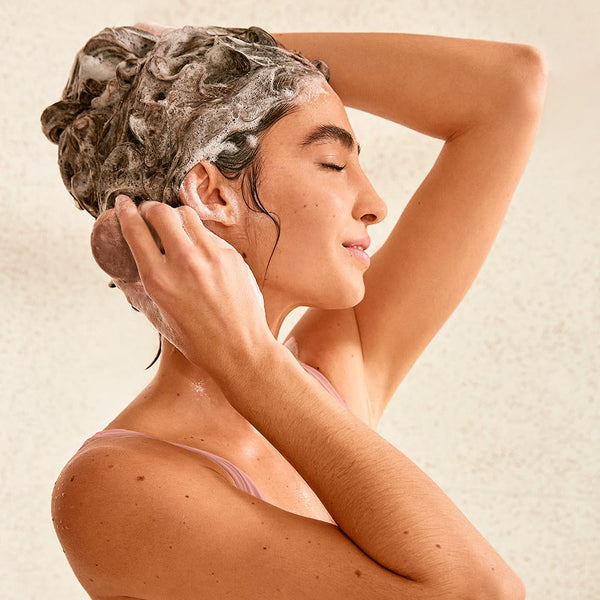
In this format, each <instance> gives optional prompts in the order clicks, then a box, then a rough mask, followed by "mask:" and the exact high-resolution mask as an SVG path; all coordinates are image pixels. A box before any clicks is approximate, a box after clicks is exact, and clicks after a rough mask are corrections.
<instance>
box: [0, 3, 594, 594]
mask: <svg viewBox="0 0 600 600" xmlns="http://www.w3.org/2000/svg"><path fill="white" fill-rule="evenodd" d="M56 4H57V5H55V6H52V5H51V4H50V3H47V2H43V1H42V0H37V1H30V2H16V3H13V2H10V3H9V2H8V1H7V0H3V7H2V8H3V10H2V13H3V17H4V19H3V31H2V42H3V43H2V47H3V50H4V58H3V60H2V61H1V62H0V74H1V81H2V84H3V88H4V89H3V93H2V98H1V99H0V108H1V110H0V122H1V131H2V138H3V144H2V147H1V149H0V152H1V154H2V156H1V161H0V165H1V169H2V178H1V180H0V189H1V192H2V206H3V210H2V226H1V228H0V236H1V242H0V244H1V252H0V256H1V257H2V258H1V260H2V270H1V277H2V305H1V308H2V312H1V314H4V315H5V317H6V319H5V322H4V324H3V327H2V332H3V343H2V344H1V345H0V369H1V373H0V378H1V381H2V390H3V392H4V398H3V400H4V401H3V403H2V410H3V413H2V425H3V426H2V444H3V448H2V457H3V462H2V500H3V503H2V514H1V518H2V529H3V531H2V533H1V534H0V535H1V537H2V540H3V545H2V553H3V556H1V557H0V581H1V582H2V586H1V587H2V594H1V595H2V597H3V598H6V599H7V600H8V599H11V600H13V599H14V600H16V599H19V600H28V599H34V598H35V599H47V598H61V599H65V600H71V599H73V600H78V599H83V598H85V597H86V595H85V593H84V592H83V590H82V589H81V588H80V587H79V585H78V584H77V582H76V580H75V578H74V577H73V574H72V572H71V571H70V569H69V567H68V565H67V563H66V561H65V559H64V557H63V555H62V552H61V549H60V546H59V545H58V542H57V540H56V538H55V536H54V532H53V529H52V525H51V522H50V511H49V505H50V492H51V488H52V485H53V482H54V480H55V478H56V476H57V474H58V471H59V469H60V468H61V467H62V465H63V464H64V462H65V461H66V460H67V459H68V458H69V457H70V456H71V455H72V453H73V452H74V451H75V450H76V449H77V448H78V447H79V445H80V443H81V442H82V440H83V439H84V438H85V437H86V436H88V435H90V434H91V433H93V432H95V431H96V430H98V429H101V428H102V427H104V426H105V425H106V423H107V422H108V421H109V420H110V419H111V418H112V416H113V415H114V414H115V413H116V412H118V411H119V410H120V408H121V407H123V406H124V405H125V404H126V403H127V402H128V400H129V399H131V397H132V396H133V395H134V394H135V393H136V392H137V391H138V390H139V389H140V388H141V387H142V386H143V385H144V384H145V382H146V381H147V380H148V379H149V378H150V376H151V373H149V372H147V371H144V367H145V365H146V364H147V363H148V362H150V360H151V359H152V357H153V355H154V352H155V349H156V341H157V340H156V336H155V335H154V333H153V332H152V330H151V329H150V327H149V326H147V325H146V324H145V322H144V320H143V318H142V317H141V316H140V315H137V314H135V313H134V312H133V311H131V310H130V309H128V308H127V307H126V305H125V303H124V302H123V301H122V300H121V298H120V297H119V294H118V292H117V291H115V290H109V289H108V287H107V285H106V284H107V279H108V278H107V277H106V276H104V275H103V274H102V273H101V272H100V271H99V270H98V269H97V267H96V266H95V264H94V263H93V260H92V258H91V256H90V254H89V252H88V237H89V232H90V227H91V219H90V218H89V217H88V216H87V215H85V214H83V213H79V212H78V211H76V210H75V209H74V208H73V206H72V204H71V201H70V198H69V196H68V195H67V194H66V192H65V190H64V188H63V187H62V184H61V182H60V178H59V175H58V169H57V167H56V158H55V156H56V154H55V148H54V147H53V146H51V145H50V144H49V143H48V142H47V141H46V140H45V139H44V138H43V136H42V134H41V132H40V128H39V121H38V120H39V114H40V112H41V110H42V108H44V107H45V106H46V105H47V104H49V103H50V102H53V101H54V100H56V99H57V98H58V95H59V94H60V91H61V90H62V86H63V85H64V83H65V80H66V76H67V71H68V68H69V66H70V64H71V61H72V59H73V56H74V54H75V52H76V50H77V49H79V47H80V46H81V45H82V44H83V43H84V41H85V40H86V39H87V38H88V37H89V36H90V35H92V34H94V33H96V32H97V31H99V30H100V29H101V28H102V27H104V26H106V25H120V24H130V23H134V22H136V21H139V20H146V21H154V22H159V23H167V24H175V25H183V24H186V23H192V24H199V25H209V24H223V25H236V26H248V25H251V24H257V25H260V26H262V27H264V28H265V29H267V30H271V31H294V30H296V31H298V30H300V31H302V30H303V31H310V30H312V31H317V30H325V31H333V30H340V31H369V30H371V31H396V32H410V33H428V34H439V35H447V36H458V37H471V38H481V39H493V40H502V41H512V42H524V43H529V44H533V45H535V46H537V47H539V48H540V49H541V50H542V51H543V52H544V54H545V56H546V59H547V62H548V64H549V84H548V95H547V101H546V110H545V113H544V117H543V120H542V123H541V127H540V133H539V137H538V141H537V143H536V147H535V149H534V152H533V155H532V158H531V161H530V164H529V166H528V168H527V171H526V173H525V176H524V177H523V179H522V182H521V184H520V186H519V189H518V191H517V194H516V196H515V199H514V202H513V204H512V206H511V208H510V210H509V212H508V215H507V217H506V220H505V223H504V226H503V229H502V231H501V232H500V234H499V237H498V239H497V240H496V242H495V244H494V247H493V249H492V252H491V254H490V256H489V258H488V260H487V262H486V264H485V265H484V267H483V269H482V271H481V273H480V275H479V277H478V279H477V281H476V282H475V284H474V285H473V287H472V288H471V290H470V291H469V293H468V294H467V296H466V298H465V300H464V301H463V303H462V304H461V306H460V307H459V308H458V309H457V310H456V312H455V313H454V314H453V315H452V317H451V318H450V320H449V321H448V322H447V324H446V325H445V326H444V328H443V329H442V330H441V331H440V333H439V334H438V335H437V336H436V338H435V339H434V340H433V341H432V343H431V344H430V346H429V347H428V348H427V350H426V351H425V353H424V354H423V355H422V356H421V358H420V359H419V360H418V362H417V363H416V365H415V366H414V368H413V370H412V371H411V373H410V374H409V375H408V377H407V378H406V380H405V381H404V382H403V384H402V386H401V387H400V389H399V390H398V392H397V394H396V397H395V399H394V401H393V403H392V405H391V406H390V408H389V409H388V411H387V413H386V415H385V417H384V422H383V424H382V426H381V433H382V434H383V435H384V436H386V437H387V438H388V439H390V440H391V441H392V442H393V443H394V444H395V445H396V446H398V447H399V448H400V449H402V450H403V451H404V452H406V453H407V454H408V455H409V456H410V457H411V458H412V459H413V460H415V461H416V462H417V463H418V464H419V465H420V466H421V467H422V468H423V469H424V470H425V471H426V472H427V473H428V474H430V475H431V476H432V477H433V479H434V480H435V481H436V482H437V483H438V484H439V485H440V486H441V487H442V488H443V489H444V490H445V491H446V492H447V493H448V494H449V495H450V497H451V498H452V499H453V500H454V501H455V502H456V504H457V505H458V506H459V507H460V508H461V509H462V510H463V511H464V512H465V513H466V515H467V516H468V517H469V518H470V520H471V521H472V522H473V523H474V524H475V525H476V526H477V527H478V528H479V529H480V531H481V532H482V533H483V534H484V535H485V536H486V537H487V539H488V540H489V541H490V542H491V543H492V545H493V546H494V547H496V548H497V549H498V551H499V552H500V554H501V555H502V556H504V557H505V559H506V560H507V561H508V562H509V564H510V565H511V566H512V567H513V568H514V569H515V571H516V572H517V573H519V574H520V575H521V577H522V578H523V579H524V581H525V583H526V585H527V588H528V598H529V599H530V600H553V599H556V600H558V599H560V600H597V599H598V598H600V576H599V573H600V571H599V570H598V564H599V563H600V555H599V551H598V543H597V542H598V535H599V528H598V514H599V510H598V509H599V508H600V506H599V504H600V503H599V496H600V486H599V472H598V456H599V444H598V396H599V395H600V394H599V387H600V386H599V384H598V372H599V359H598V356H599V354H600V353H599V344H598V337H599V333H600V331H599V330H600V311H599V309H598V302H599V300H600V290H599V277H600V275H599V274H600V236H599V235H598V233H599V231H600V228H599V225H600V215H599V210H598V206H599V204H598V202H599V200H600V192H599V189H600V177H599V175H598V173H599V172H600V169H599V167H600V164H599V163H600V161H599V159H598V157H599V156H600V118H599V115H600V113H599V112H598V109H597V106H598V101H597V98H598V97H599V96H600V48H599V45H598V41H597V40H598V38H597V36H598V31H599V30H600V11H599V9H598V6H599V5H598V3H597V2H592V0H589V1H588V2H581V1H580V2H578V1H570V2H566V1H564V0H559V1H556V2H552V3H544V2H541V1H538V2H534V1H532V0H508V1H505V2H490V0H471V1H463V2H457V1H456V0H452V1H450V0H442V1H440V2H430V1H426V0H423V1H421V2H415V1H413V0H411V1H409V0H371V1H370V2H364V1H362V0H361V1H355V0H350V1H349V0H329V2H323V1H322V0H315V1H310V2H291V1H290V2H288V1H286V2H277V3H274V4H275V5H274V6H269V7H268V8H267V6H268V5H267V3H266V2H265V3H262V4H261V3H257V2H256V1H252V2H250V1H241V2H232V1H230V0H221V1H219V2H211V3H205V2H201V1H195V2H190V1H189V0H169V2H166V0H163V1H162V2H158V1H154V2H145V3H143V8H142V7H141V4H140V6H138V5H136V4H135V3H132V2H130V1H128V0H119V1H116V0H103V1H102V2H100V1H96V0H94V1H91V2H62V3H56ZM268 4H269V5H270V4H271V3H268ZM167 5H168V6H169V8H167ZM349 113H350V120H351V121H352V123H353V125H354V129H355V131H356V133H357V136H358V138H359V139H360V142H361V145H362V146H363V153H362V155H361V162H362V163H363V166H364V168H365V170H366V171H367V173H368V174H369V175H370V177H371V179H372V181H373V183H374V185H375V187H376V189H378V191H379V192H380V194H381V195H382V197H383V198H384V199H385V200H386V201H387V203H388V205H389V209H390V210H389V217H388V219H387V221H386V222H384V223H383V224H382V225H381V226H380V229H379V231H378V232H377V230H375V231H374V235H373V237H374V243H375V246H376V247H377V246H378V245H380V244H381V243H382V242H383V240H384V239H385V237H386V236H387V234H388V233H389V231H390V230H391V228H392V226H393V224H394V222H395V220H396V219H397V217H398V216H399V215H400V213H401V211H402V209H403V207H404V206H405V204H406V203H407V202H408V200H409V198H410V196H411V194H412V193H413V192H414V191H415V189H416V188H417V186H418V185H419V183H420V181H421V180H422V179H423V177H424V176H425V175H426V173H427V171H428V170H429V168H430V167H431V166H432V164H433V162H434V160H435V158H436V156H437V153H438V152H439V149H440V144H441V143H440V142H439V141H438V140H433V139H428V138H426V137H424V136H421V135H419V134H416V133H414V132H412V131H409V130H406V129H404V128H402V127H399V126H397V125H394V124H391V123H387V122H384V121H381V120H378V119H376V118H374V117H371V116H368V115H364V114H360V113H358V112H356V111H349ZM297 316H299V312H295V313H293V315H292V317H291V318H290V321H288V326H287V327H284V333H285V331H287V329H288V327H289V325H290V324H291V321H293V319H294V318H297Z"/></svg>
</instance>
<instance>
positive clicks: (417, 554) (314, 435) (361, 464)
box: [219, 344, 514, 587]
mask: <svg viewBox="0 0 600 600" xmlns="http://www.w3.org/2000/svg"><path fill="white" fill-rule="evenodd" d="M253 356H254V358H250V360H248V361H246V362H245V363H244V367H243V368H242V372H241V373H240V369H239V368H238V369H236V370H235V376H227V375H225V373H223V374H222V375H221V376H220V377H219V380H220V382H221V384H222V388H223V391H224V393H225V394H226V396H227V397H228V399H229V400H230V402H231V403H232V405H233V406H234V407H235V408H236V409H237V410H238V411H239V412H240V413H241V414H242V415H243V416H244V417H246V418H247V419H248V420H249V421H250V422H251V423H252V424H253V425H254V426H255V427H256V428H257V429H258V430H259V431H260V432H261V433H262V434H263V435H264V436H265V437H266V438H267V439H268V440H269V441H270V442H271V443H273V445H274V446H275V447H276V448H277V449H278V450H279V451H280V452H281V453H282V454H283V455H284V456H285V457H286V458H287V460H288V461H289V462H290V463H291V464H292V465H293V466H294V467H295V468H296V469H297V470H298V472H299V473H300V474H301V475H302V476H303V477H304V479H305V480H306V481H307V482H308V483H309V485H310V486H311V487H312V489H313V490H314V491H315V492H316V493H317V495H318V496H319V498H320V499H321V501H322V502H323V504H324V505H325V507H326V508H327V510H328V511H329V512H330V514H331V515H332V516H333V518H334V519H335V520H336V522H337V523H338V525H339V526H340V528H341V529H342V530H343V531H344V533H346V535H348V537H350V538H351V539H352V540H353V541H354V543H356V544H357V545H358V546H359V547H360V548H361V549H362V550H363V552H365V553H366V554H367V555H368V556H370V557H371V558H372V559H373V560H375V561H376V562H378V563H379V564H381V565H383V566H385V567H386V568H388V569H390V570H392V571H394V572H395V573H397V574H399V575H402V576H404V577H407V578H410V579H413V580H415V581H417V582H421V583H424V584H430V585H432V586H433V587H435V586H436V585H444V584H446V585H450V584H455V583H456V581H457V580H458V581H461V582H462V581H464V582H465V583H466V582H473V581H476V582H482V581H486V584H487V583H489V582H487V580H486V577H487V575H489V576H490V578H491V579H490V580H496V578H502V577H507V578H508V579H509V580H512V579H514V575H513V574H512V572H511V571H510V569H509V568H508V567H507V565H506V564H505V563H504V561H503V560H502V559H501V558H500V557H499V556H498V554H497V553H496V552H495V551H494V550H493V549H492V548H491V546H489V544H488V543H487V542H486V541H485V539H484V538H483V537H482V536H481V535H480V534H479V533H478V532H477V531H476V530H475V528H474V527H473V526H472V525H471V524H470V523H469V522H468V521H467V519H466V518H465V517H464V516H463V515H462V513H461V512H460V511H459V510H458V509H457V508H456V507H455V506H454V504H453V503H452V502H451V501H450V499H449V498H448V497H447V496H446V495H445V494H444V493H443V492H442V491H441V490H440V488H438V487H437V486H436V485H435V483H434V482H433V481H432V480H431V479H429V478H428V477H427V475H425V473H423V472H422V471H421V470H420V469H419V468H418V467H417V466H416V465H415V464H414V463H412V462H411V461H410V460H409V459H408V458H407V457H406V456H404V455H403V454H402V453H401V452H399V451H398V450H397V449H395V448H394V447H393V446H392V445H391V444H389V443H388V442H386V441H385V440H384V439H383V438H382V437H380V436H379V435H378V434H377V433H376V432H374V431H372V430H371V429H370V428H368V427H367V426H366V425H365V424H364V423H362V422H360V421H359V420H357V419H356V418H354V417H353V416H352V415H351V414H350V413H349V411H347V410H345V409H344V408H343V407H341V406H339V405H338V404H337V403H336V402H334V401H332V398H331V397H330V396H329V394H328V393H327V392H326V391H325V390H324V389H323V388H322V387H321V386H320V385H319V384H318V383H317V382H316V381H314V380H313V379H312V378H311V377H310V376H309V375H307V374H306V373H305V372H304V370H303V369H302V367H301V366H300V365H299V364H298V363H297V361H296V360H295V359H294V358H293V357H292V355H291V354H290V353H289V351H288V350H287V349H285V348H283V347H282V346H281V345H280V344H274V345H269V347H268V348H267V347H266V346H265V350H264V351H263V352H261V353H258V352H254V353H253ZM265 365H269V367H268V373H266V372H265ZM230 372H231V370H230Z"/></svg>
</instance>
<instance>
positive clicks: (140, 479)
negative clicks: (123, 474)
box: [136, 475, 146, 481]
mask: <svg viewBox="0 0 600 600" xmlns="http://www.w3.org/2000/svg"><path fill="white" fill-rule="evenodd" d="M136 479H137V480H138V481H144V479H146V478H145V477H144V476H143V475H138V476H137V477H136Z"/></svg>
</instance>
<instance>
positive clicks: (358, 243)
mask: <svg viewBox="0 0 600 600" xmlns="http://www.w3.org/2000/svg"><path fill="white" fill-rule="evenodd" d="M370 245H371V238H370V237H369V236H368V235H367V236H365V237H363V238H360V239H359V240H353V241H351V242H344V243H343V244H342V246H344V248H358V249H360V250H362V251H363V252H364V251H365V250H366V249H367V248H368V247H369V246H370Z"/></svg>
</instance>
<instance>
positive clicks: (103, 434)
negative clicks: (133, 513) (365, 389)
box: [80, 362, 345, 500]
mask: <svg viewBox="0 0 600 600" xmlns="http://www.w3.org/2000/svg"><path fill="white" fill-rule="evenodd" d="M300 364H301V365H302V366H303V367H304V370H305V371H306V372H307V373H309V374H310V375H312V376H313V377H314V378H315V379H316V380H317V381H318V382H319V383H320V384H321V385H322V386H323V387H324V388H325V389H326V390H327V391H328V392H329V393H330V394H331V395H332V396H333V397H334V398H336V399H337V400H338V402H339V403H340V404H341V405H342V406H345V403H344V401H343V400H342V398H341V396H340V395H339V394H338V393H337V392H336V390H335V388H334V387H333V386H332V385H331V383H330V382H329V380H328V379H327V378H326V377H325V376H324V375H323V374H322V373H320V372H319V371H318V370H317V369H315V368H314V367H311V366H310V365H307V364H305V363H303V362H300ZM125 436H127V437H146V438H151V439H159V438H156V437H154V436H152V435H148V434H146V433H140V432H139V431H131V430H130V429H105V430H103V431H99V432H98V433H96V434H94V435H93V436H92V437H91V438H88V439H87V440H86V441H85V442H84V443H83V445H82V446H81V448H83V447H84V446H86V445H87V444H89V443H90V442H91V441H93V440H97V439H100V438H111V437H125ZM163 441H164V440H163ZM168 443H169V444H172V445H173V446H179V447H180V448H185V449H186V450H191V451H192V452H196V453H198V454H202V456H206V457H207V458H209V459H210V460H212V461H213V462H215V463H217V464H218V465H219V466H220V467H221V468H223V469H224V470H225V471H227V473H229V475H231V478H232V479H233V481H234V483H235V486H236V487H237V488H238V489H240V490H242V491H243V492H246V493H247V494H250V495H251V496H255V497H256V498H260V499H261V500H264V497H263V495H262V494H261V493H260V491H259V489H258V487H257V486H256V484H255V483H254V482H253V481H252V479H250V477H248V475H246V473H244V471H242V470H241V469H240V468H238V467H236V466H235V465H234V464H233V463H231V462H230V461H228V460H227V459H225V458H223V457H221V456H217V455H216V454H212V453H211V452H207V451H206V450H200V449H199V448H193V447H192V446H186V445H185V444H177V443H176V442H168ZM81 448H80V450H81Z"/></svg>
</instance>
